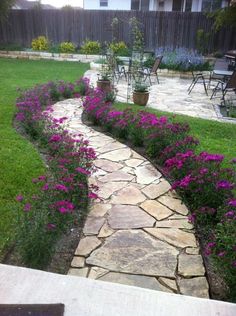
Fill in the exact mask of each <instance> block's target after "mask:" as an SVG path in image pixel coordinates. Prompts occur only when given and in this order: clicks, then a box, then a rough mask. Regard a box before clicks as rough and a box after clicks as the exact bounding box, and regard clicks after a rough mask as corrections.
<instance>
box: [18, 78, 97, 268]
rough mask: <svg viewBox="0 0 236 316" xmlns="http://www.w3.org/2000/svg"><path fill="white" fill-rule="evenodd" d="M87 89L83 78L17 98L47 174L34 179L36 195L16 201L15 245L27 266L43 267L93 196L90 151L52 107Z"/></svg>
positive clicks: (42, 87) (21, 119)
mask: <svg viewBox="0 0 236 316" xmlns="http://www.w3.org/2000/svg"><path fill="white" fill-rule="evenodd" d="M81 87H83V88H81ZM90 89H91V88H90V87H89V82H88V80H87V79H80V80H79V81H77V82H76V83H75V84H70V83H64V82H57V83H52V82H50V83H48V84H46V85H40V86H36V87H35V88H33V89H31V90H28V91H26V92H23V93H22V94H21V96H20V97H19V99H18V100H17V105H16V106H17V108H18V112H17V115H16V119H17V120H18V121H19V123H20V125H21V126H22V127H23V128H24V129H25V131H26V132H27V133H29V134H30V136H31V137H32V138H33V139H36V140H37V143H38V144H39V147H41V148H42V147H43V149H44V152H45V151H46V160H47V161H46V163H47V165H48V167H49V168H48V170H49V171H48V173H47V174H46V175H41V176H39V177H38V178H37V179H33V180H32V181H33V183H34V184H35V185H36V186H37V189H38V191H37V192H38V193H37V194H35V195H34V196H32V197H31V198H28V199H26V198H25V197H23V196H22V195H19V196H18V197H17V201H19V203H20V204H21V205H22V207H21V209H22V213H23V215H21V216H19V221H20V222H19V232H18V247H19V250H20V253H21V256H22V259H23V262H24V263H25V264H26V265H27V266H30V267H34V268H44V267H45V266H46V265H47V264H48V262H49V260H50V257H51V255H52V254H53V248H54V245H55V243H56V241H57V240H58V238H60V236H61V234H62V233H64V232H67V231H68V229H70V228H71V227H72V226H73V225H75V224H77V223H78V222H79V221H80V220H81V219H82V217H83V216H84V214H85V213H86V207H87V203H88V198H96V197H97V196H96V193H94V192H92V191H93V190H96V188H95V187H88V185H87V177H88V175H90V174H91V172H92V171H93V164H92V162H93V160H94V159H95V157H96V155H95V152H94V150H93V149H92V148H91V147H89V143H88V141H87V140H84V139H83V136H82V135H80V134H78V135H72V134H70V133H69V132H68V131H67V130H66V128H65V122H66V120H67V118H66V117H62V118H59V119H56V118H53V117H52V116H51V112H52V111H53V110H52V107H51V105H52V104H53V103H55V102H56V101H58V100H63V99H64V98H71V97H81V96H83V95H84V94H86V93H89V91H90Z"/></svg>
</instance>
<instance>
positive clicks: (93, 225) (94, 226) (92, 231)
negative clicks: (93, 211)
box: [83, 216, 105, 235]
mask: <svg viewBox="0 0 236 316" xmlns="http://www.w3.org/2000/svg"><path fill="white" fill-rule="evenodd" d="M104 222H105V218H102V217H94V216H88V217H87V219H86V222H85V225H84V228H83V233H84V235H97V234H98V232H99V230H100V229H101V227H102V225H103V224H104Z"/></svg>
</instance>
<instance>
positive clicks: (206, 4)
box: [202, 0, 221, 12]
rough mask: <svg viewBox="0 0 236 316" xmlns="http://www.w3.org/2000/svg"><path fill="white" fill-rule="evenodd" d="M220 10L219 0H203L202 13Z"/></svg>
mask: <svg viewBox="0 0 236 316" xmlns="http://www.w3.org/2000/svg"><path fill="white" fill-rule="evenodd" d="M220 8H221V0H203V1H202V11H204V12H212V11H214V10H217V9H220Z"/></svg>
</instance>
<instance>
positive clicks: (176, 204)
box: [158, 195, 188, 215]
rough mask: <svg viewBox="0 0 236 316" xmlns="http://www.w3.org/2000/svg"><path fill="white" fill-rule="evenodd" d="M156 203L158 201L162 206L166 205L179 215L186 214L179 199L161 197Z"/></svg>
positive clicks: (186, 210)
mask: <svg viewBox="0 0 236 316" xmlns="http://www.w3.org/2000/svg"><path fill="white" fill-rule="evenodd" d="M158 201H160V202H161V203H162V204H164V205H166V206H167V207H169V208H170V209H171V210H173V211H175V212H177V213H179V214H182V215H187V214H188V209H187V207H186V206H185V205H184V204H183V203H182V202H181V200H179V199H174V198H173V197H170V196H167V195H163V196H161V197H160V198H159V199H158Z"/></svg>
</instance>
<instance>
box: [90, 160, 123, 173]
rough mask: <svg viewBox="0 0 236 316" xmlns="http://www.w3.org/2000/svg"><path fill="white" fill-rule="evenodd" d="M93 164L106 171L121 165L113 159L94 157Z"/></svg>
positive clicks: (115, 169)
mask: <svg viewBox="0 0 236 316" xmlns="http://www.w3.org/2000/svg"><path fill="white" fill-rule="evenodd" d="M94 165H95V166H96V167H97V168H100V169H102V170H104V171H107V172H113V171H117V170H119V169H121V168H122V167H123V165H122V164H120V163H117V162H113V161H110V160H106V159H96V160H95V161H94Z"/></svg>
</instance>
